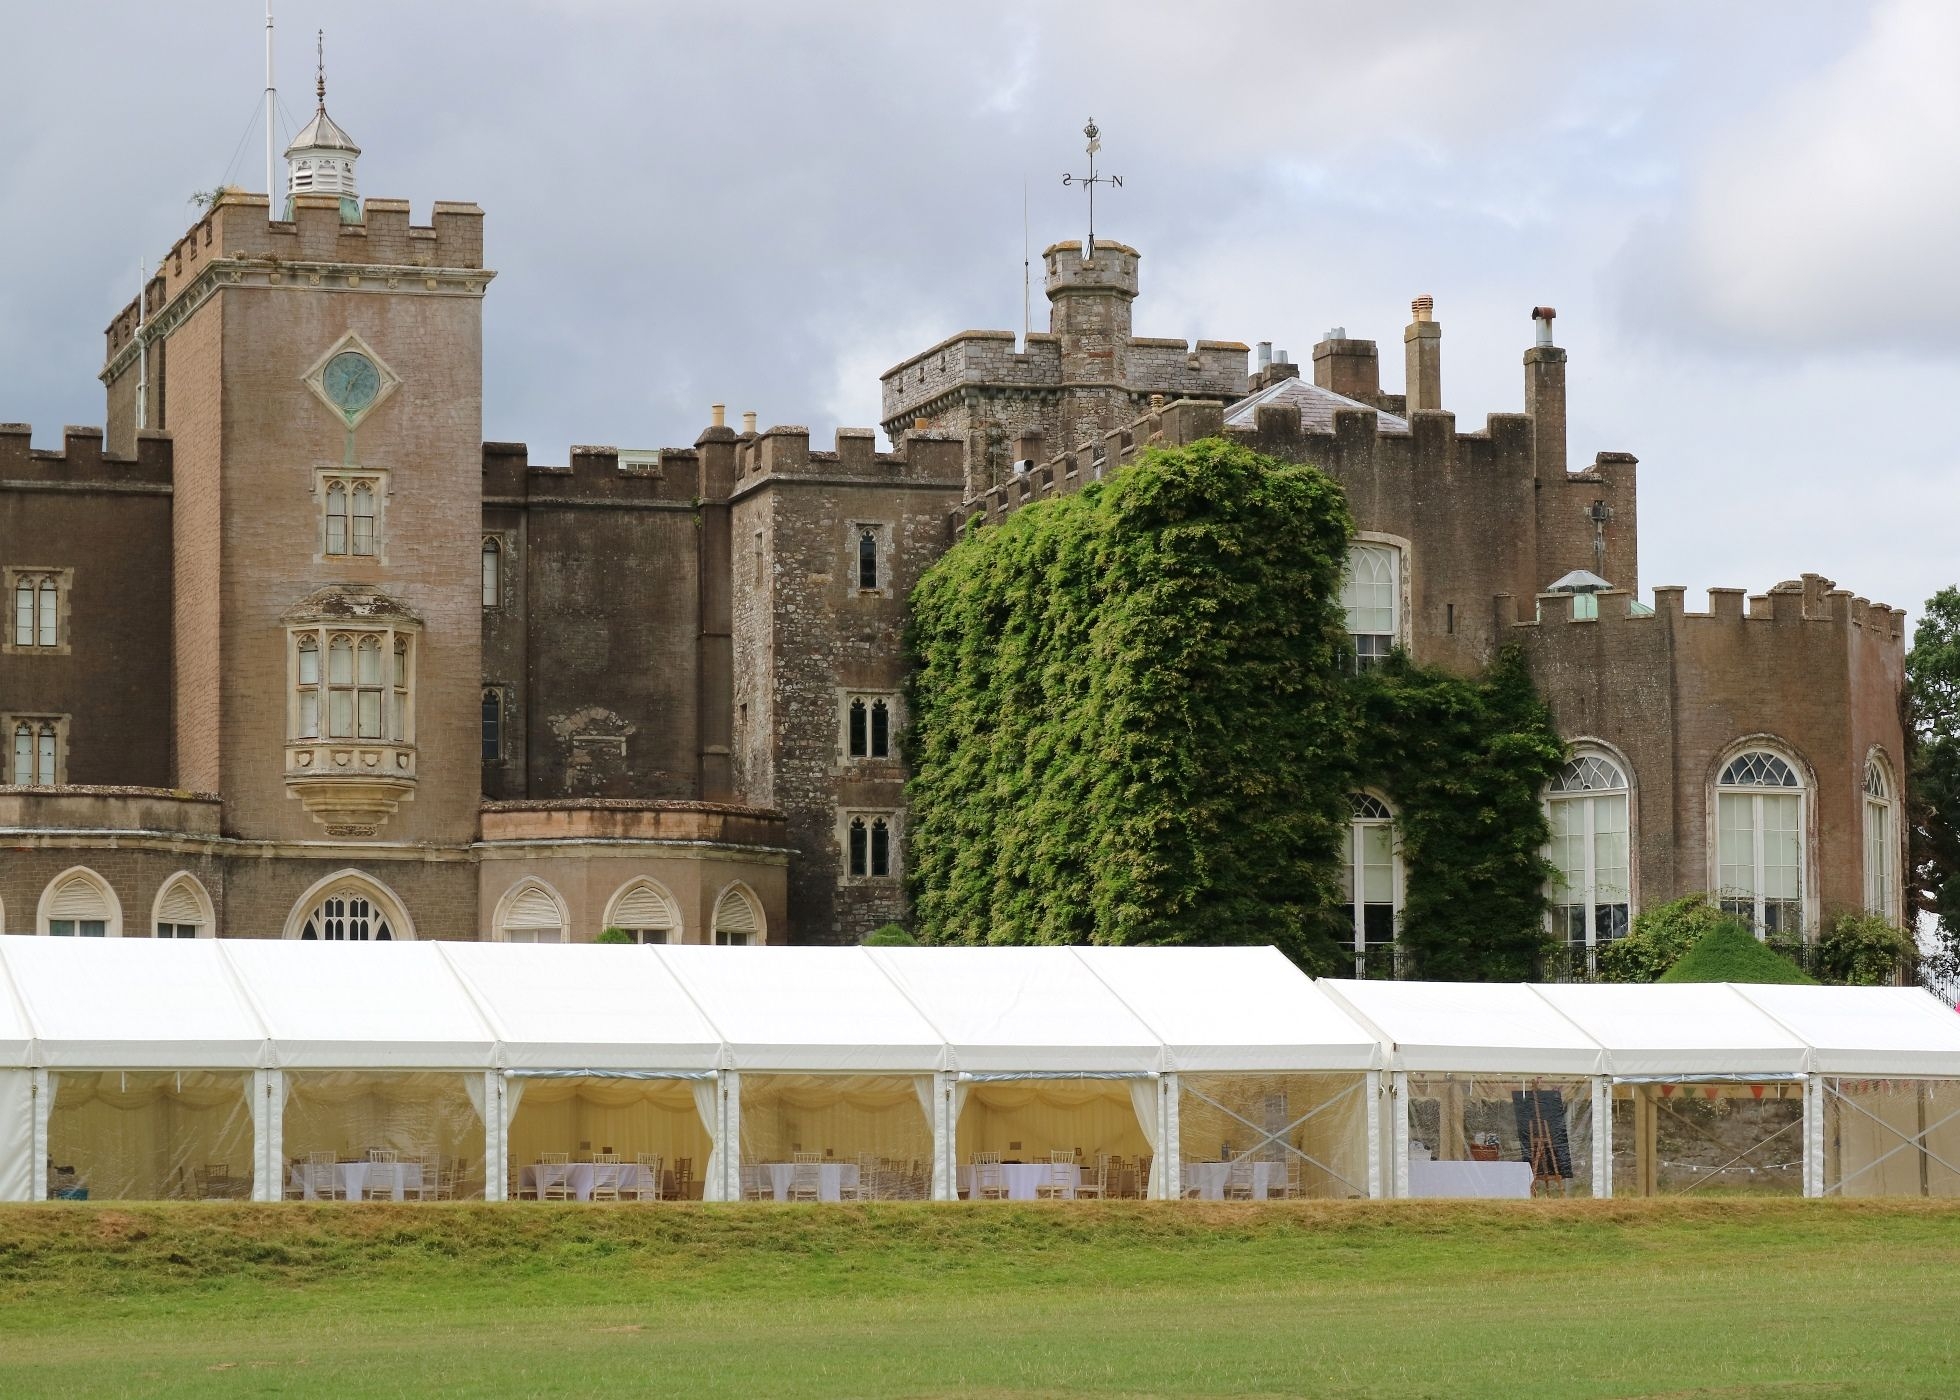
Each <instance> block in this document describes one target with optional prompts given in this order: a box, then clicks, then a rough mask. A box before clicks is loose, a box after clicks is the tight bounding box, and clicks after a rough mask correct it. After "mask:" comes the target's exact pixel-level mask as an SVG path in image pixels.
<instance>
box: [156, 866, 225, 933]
mask: <svg viewBox="0 0 1960 1400" xmlns="http://www.w3.org/2000/svg"><path fill="white" fill-rule="evenodd" d="M150 922H151V927H153V928H154V929H155V930H156V936H157V937H158V938H200V937H202V938H209V937H211V936H212V935H213V934H214V933H215V929H214V928H213V927H212V924H213V920H212V916H211V900H210V897H209V896H208V895H206V894H205V892H204V887H203V886H202V885H200V884H199V883H198V882H197V879H196V877H195V876H192V875H190V874H188V873H185V874H178V875H175V876H172V877H171V878H170V879H169V880H168V881H166V882H165V883H164V886H163V888H162V889H160V890H158V891H157V900H156V907H155V910H154V912H153V913H152V915H151V920H150Z"/></svg>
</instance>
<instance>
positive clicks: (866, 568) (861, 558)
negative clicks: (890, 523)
mask: <svg viewBox="0 0 1960 1400" xmlns="http://www.w3.org/2000/svg"><path fill="white" fill-rule="evenodd" d="M857 580H858V587H859V588H866V589H876V588H877V587H878V532H877V531H876V530H874V529H871V528H870V527H868V526H867V527H865V528H863V529H860V530H859V531H858V539H857Z"/></svg>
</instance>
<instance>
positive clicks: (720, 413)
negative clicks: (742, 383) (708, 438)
mask: <svg viewBox="0 0 1960 1400" xmlns="http://www.w3.org/2000/svg"><path fill="white" fill-rule="evenodd" d="M708 413H709V417H710V420H711V422H712V423H713V425H714V426H715V427H717V428H725V427H727V426H728V405H727V404H720V403H718V404H710V405H709V407H708Z"/></svg>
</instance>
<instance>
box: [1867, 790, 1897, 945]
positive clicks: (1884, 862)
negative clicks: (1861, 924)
mask: <svg viewBox="0 0 1960 1400" xmlns="http://www.w3.org/2000/svg"><path fill="white" fill-rule="evenodd" d="M1893 810H1894V808H1893V805H1892V780H1891V778H1890V777H1889V776H1888V775H1887V774H1886V771H1885V765H1884V763H1883V762H1882V761H1881V760H1880V759H1879V757H1878V755H1877V754H1873V755H1872V756H1871V757H1870V758H1868V759H1866V760H1865V911H1866V912H1867V913H1870V914H1877V915H1880V916H1881V917H1883V918H1886V919H1897V917H1898V913H1897V910H1896V908H1895V905H1896V902H1897V897H1898V886H1899V875H1898V870H1899V841H1898V824H1897V823H1896V821H1895V820H1894V819H1893V815H1892V813H1893Z"/></svg>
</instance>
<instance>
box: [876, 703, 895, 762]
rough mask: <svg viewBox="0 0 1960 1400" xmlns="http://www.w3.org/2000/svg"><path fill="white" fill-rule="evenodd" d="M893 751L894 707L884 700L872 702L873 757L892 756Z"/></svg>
mask: <svg viewBox="0 0 1960 1400" xmlns="http://www.w3.org/2000/svg"><path fill="white" fill-rule="evenodd" d="M891 753H892V708H891V706H890V705H888V704H887V703H885V702H884V701H883V700H873V701H872V702H871V757H873V758H890V757H891Z"/></svg>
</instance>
